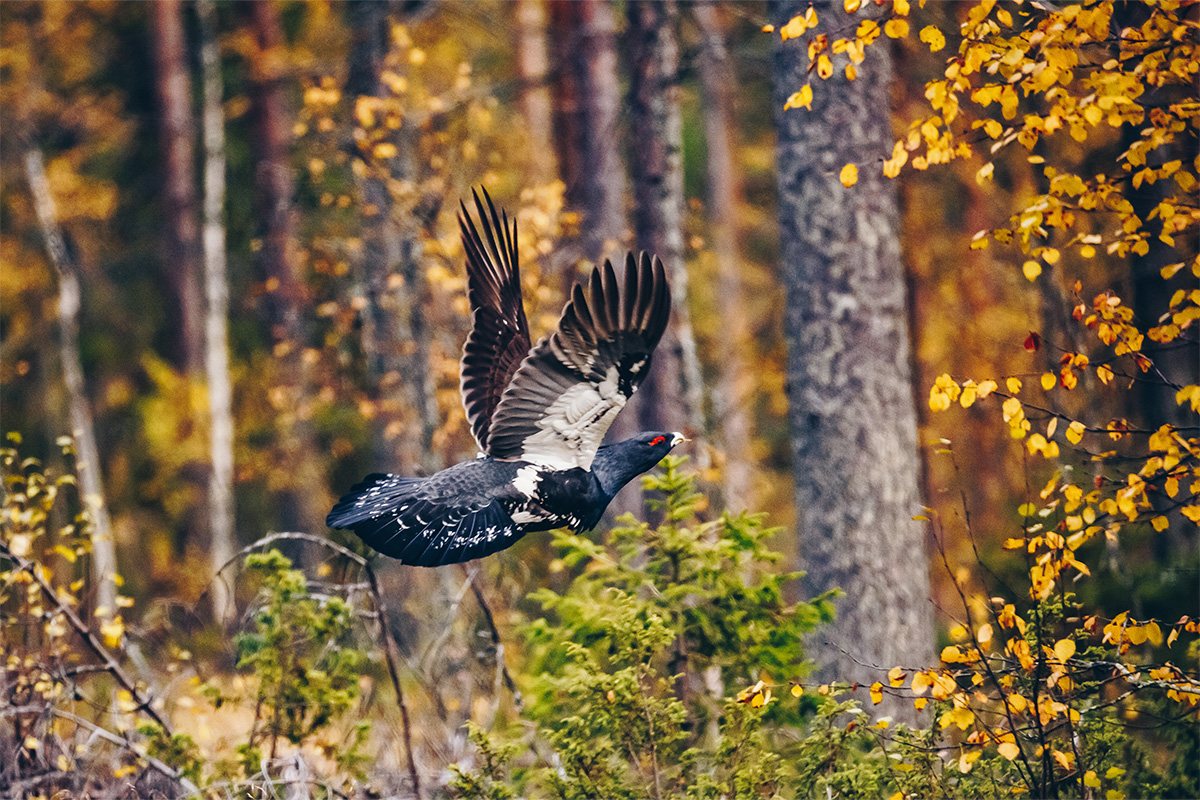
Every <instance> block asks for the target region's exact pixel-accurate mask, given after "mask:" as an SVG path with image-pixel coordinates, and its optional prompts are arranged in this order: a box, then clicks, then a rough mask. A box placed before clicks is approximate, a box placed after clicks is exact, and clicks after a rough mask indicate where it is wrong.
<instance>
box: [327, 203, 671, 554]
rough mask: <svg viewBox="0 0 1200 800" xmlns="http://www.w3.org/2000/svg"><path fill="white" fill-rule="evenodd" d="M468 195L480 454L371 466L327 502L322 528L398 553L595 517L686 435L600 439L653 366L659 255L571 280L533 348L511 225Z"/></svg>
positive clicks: (465, 370) (476, 547)
mask: <svg viewBox="0 0 1200 800" xmlns="http://www.w3.org/2000/svg"><path fill="white" fill-rule="evenodd" d="M484 198H485V199H486V200H487V205H486V207H485V205H484V203H483V202H482V201H481V200H480V199H479V197H478V195H476V197H475V203H476V208H477V210H478V215H479V219H480V223H481V227H482V235H481V233H480V231H479V229H477V228H476V226H475V224H474V223H473V222H472V220H471V218H470V216H469V215H468V214H467V212H466V208H465V206H464V207H463V209H462V214H460V217H459V221H460V225H461V229H462V237H463V246H464V249H465V250H466V253H467V277H468V299H469V301H470V304H471V308H472V317H471V319H472V326H471V332H470V334H469V336H468V337H467V341H466V344H465V345H464V348H463V359H462V371H461V389H462V395H463V404H464V406H465V409H466V414H467V421H468V423H469V424H470V425H471V430H472V433H473V434H474V436H475V439H476V441H477V442H478V443H479V447H480V450H481V456H480V457H479V458H476V459H474V460H472V461H466V462H463V463H461V464H457V465H455V466H453V467H450V468H449V469H445V470H442V471H441V472H439V473H437V474H436V475H434V476H432V477H430V478H402V477H399V476H396V475H385V474H381V473H376V474H373V475H368V476H367V478H365V479H364V480H363V481H362V482H361V483H359V484H357V485H356V486H354V487H353V488H352V489H351V490H350V492H349V493H348V494H347V495H345V496H344V497H343V498H342V499H341V500H340V501H338V504H337V505H336V506H334V508H333V510H332V511H331V512H330V513H329V516H328V518H327V520H326V522H327V524H328V525H329V526H330V527H334V528H348V529H352V530H354V532H355V533H357V534H358V535H359V536H360V537H361V538H362V539H363V541H364V542H366V543H367V544H369V545H371V546H372V547H373V548H375V549H376V550H379V551H380V552H382V553H384V554H386V555H389V556H393V557H395V558H399V559H400V560H401V561H403V562H404V563H406V564H416V565H421V566H438V565H441V564H453V563H457V562H461V561H468V560H471V559H474V558H481V557H483V556H486V555H489V554H491V553H494V552H496V551H497V550H501V549H504V548H505V547H508V546H509V545H511V544H512V543H514V542H515V541H516V540H517V539H519V538H520V537H521V536H523V535H524V534H526V533H528V532H531V531H545V530H550V529H551V528H557V527H568V528H571V529H573V530H575V531H576V532H579V531H584V530H587V529H589V528H592V527H594V526H595V525H596V524H597V523H598V522H599V521H600V517H601V515H602V514H603V513H604V509H605V508H607V506H608V504H609V502H610V501H611V500H612V498H613V496H615V494H616V493H617V491H619V490H620V489H621V487H622V486H624V485H625V484H626V483H628V482H629V481H630V480H632V479H633V478H634V477H635V476H637V475H638V474H640V473H642V472H645V471H646V470H648V469H650V468H651V467H652V466H654V464H656V463H658V461H659V460H661V458H662V457H663V456H664V455H666V454H667V453H668V452H670V450H671V448H672V447H673V446H674V445H676V444H678V443H679V442H681V441H683V437H682V436H681V435H679V434H670V433H660V432H650V433H644V434H641V435H639V436H636V437H633V438H631V439H627V440H625V441H623V442H618V443H616V444H612V445H607V446H604V447H601V446H600V441H601V440H602V439H603V437H604V434H605V432H606V431H607V430H608V428H609V426H610V425H611V424H612V421H613V419H614V418H615V417H616V415H617V414H618V413H619V412H620V410H621V409H622V408H623V407H624V406H625V403H626V402H627V401H628V399H629V397H631V396H632V395H633V393H634V391H636V389H637V386H638V384H639V383H641V381H642V379H643V378H644V376H645V374H646V371H647V370H648V369H649V366H650V358H651V355H652V353H653V351H654V347H655V345H656V344H658V340H659V339H660V338H661V337H662V334H663V331H664V330H665V328H666V324H667V319H668V317H669V315H670V294H669V292H668V290H667V285H666V277H665V275H664V273H663V268H662V264H661V262H659V261H658V259H653V260H652V259H650V258H649V257H648V256H646V255H645V254H643V255H642V257H641V258H640V259H635V258H634V257H633V255H632V254H630V255H629V256H628V257H627V258H626V262H625V269H624V271H623V272H622V273H621V274H620V275H619V276H618V274H617V271H616V270H615V269H613V267H612V265H611V263H608V262H605V264H604V265H603V266H601V267H597V268H596V269H595V270H593V272H592V275H591V279H590V280H589V281H588V284H587V287H586V289H585V288H584V287H583V286H579V285H577V286H576V287H575V289H574V291H573V293H572V296H571V299H570V301H569V302H568V303H567V306H566V307H565V308H564V310H563V313H562V317H561V318H560V320H559V324H558V326H557V328H556V330H555V331H554V332H553V333H551V334H550V335H549V336H547V337H545V338H543V339H542V340H541V341H540V342H538V344H537V345H536V346H531V343H530V336H529V324H528V322H527V320H526V318H525V312H524V309H523V307H522V302H521V282H520V272H519V268H518V265H517V238H516V236H517V234H516V225H515V223H514V224H513V225H512V226H511V227H510V226H509V224H508V218H507V215H504V216H503V217H502V216H500V215H498V214H497V213H496V209H495V207H494V206H493V205H492V202H491V198H488V197H487V195H486V192H485V194H484Z"/></svg>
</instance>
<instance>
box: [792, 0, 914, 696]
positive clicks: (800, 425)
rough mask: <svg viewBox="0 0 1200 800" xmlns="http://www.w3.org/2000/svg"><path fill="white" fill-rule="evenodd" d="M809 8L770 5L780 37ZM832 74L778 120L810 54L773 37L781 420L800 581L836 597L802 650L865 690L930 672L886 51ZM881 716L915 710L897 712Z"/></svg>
mask: <svg viewBox="0 0 1200 800" xmlns="http://www.w3.org/2000/svg"><path fill="white" fill-rule="evenodd" d="M816 5H817V14H818V17H819V18H820V20H821V26H822V29H823V30H825V31H829V32H832V31H836V30H842V29H845V28H847V27H850V26H853V24H854V22H853V21H852V20H851V19H850V18H849V17H848V15H846V14H844V13H843V11H842V4H841V3H832V4H831V3H829V2H823V3H818V4H816ZM807 7H808V3H807V2H799V1H798V0H788V1H787V2H778V1H777V2H773V3H772V4H771V7H770V8H771V11H770V14H771V21H772V22H774V23H776V25H777V27H782V26H783V25H784V24H785V23H786V22H787V21H788V20H789V19H791V18H792V17H793V16H795V15H796V14H799V13H803V12H804V11H805V10H806V9H807ZM819 32H820V30H818V33H819ZM843 66H844V64H837V66H836V70H837V77H835V78H831V79H829V80H825V81H821V80H816V79H814V80H813V81H812V85H813V95H814V98H813V108H812V111H807V110H804V109H797V110H788V111H785V110H784V108H783V106H784V103H785V101H786V99H787V97H788V96H789V95H790V94H791V93H792V92H794V91H795V90H796V89H797V88H799V87H800V86H801V85H803V84H804V83H805V82H807V81H808V75H807V68H808V57H807V53H806V51H805V48H804V47H803V45H802V43H800V42H782V43H781V42H779V41H776V47H775V56H774V71H775V81H776V84H775V92H774V95H775V97H774V99H775V108H776V115H777V117H776V122H777V133H778V139H777V149H776V159H777V161H776V168H777V170H778V176H779V218H780V238H781V242H782V253H781V256H782V262H783V263H782V277H783V280H784V284H785V287H786V290H787V298H788V302H787V311H786V313H785V319H784V326H785V337H786V341H787V348H788V359H787V388H788V396H789V400H790V403H789V412H788V415H789V418H790V421H791V426H792V454H793V459H794V464H793V468H794V470H795V476H796V513H797V517H798V524H799V530H800V552H801V559H802V562H803V563H802V567H803V568H804V569H805V570H807V573H808V574H807V577H806V578H805V583H804V586H805V588H806V589H807V590H808V591H809V592H810V593H812V594H817V593H820V592H825V591H828V590H830V589H833V588H838V587H840V588H841V589H843V590H844V591H845V592H846V596H845V597H844V598H842V599H841V600H840V601H838V603H837V620H836V621H835V622H834V623H833V624H832V626H830V627H829V628H827V629H822V630H821V631H820V632H818V633H817V634H816V636H815V637H814V641H813V642H812V647H811V648H810V654H811V655H812V656H813V657H814V658H815V659H816V661H817V663H818V665H820V667H821V674H822V675H823V676H824V677H825V678H826V679H828V678H833V677H837V678H840V679H845V680H851V681H859V682H866V681H869V680H875V679H877V678H878V674H877V673H874V672H872V670H871V668H872V667H876V668H880V669H882V670H885V671H886V670H887V669H888V668H889V667H891V666H895V665H919V664H927V663H930V661H931V660H932V657H933V626H932V617H931V606H930V601H929V571H928V555H927V552H926V547H925V536H924V530H923V528H922V526H921V525H920V524H919V523H917V522H914V521H913V519H912V517H913V515H914V514H915V513H917V510H918V508H919V507H920V502H921V499H920V496H919V493H918V472H919V469H920V464H919V461H918V458H917V425H916V411H915V408H914V402H913V397H912V394H911V389H910V385H911V374H910V373H911V367H910V358H911V356H910V345H909V334H908V326H907V320H906V316H905V288H904V271H903V267H902V265H901V263H900V246H899V239H898V212H897V206H896V196H895V191H894V187H893V185H892V184H890V183H888V182H887V181H886V179H885V178H884V177H883V175H882V174H881V173H880V171H879V169H878V167H877V162H878V160H879V157H880V155H881V154H884V153H886V152H887V151H888V150H889V149H890V144H891V141H892V134H891V129H890V118H889V116H888V114H887V113H886V109H887V107H888V83H889V81H890V79H891V64H890V56H889V53H888V50H887V48H886V47H872V48H870V49H869V50H868V55H867V60H866V62H864V63H863V64H862V65H860V66H859V69H858V79H857V80H854V81H850V80H847V79H846V78H845V77H843V76H842V74H841V69H842V67H843ZM847 163H854V164H857V165H858V166H859V170H860V171H859V182H858V185H856V186H855V187H853V188H851V189H846V188H845V187H843V186H842V185H841V183H840V181H839V172H840V170H841V168H842V167H843V165H845V164H847ZM889 710H890V711H891V712H892V713H895V714H898V715H900V716H911V715H912V709H911V706H908V705H907V704H897V705H896V706H895V707H893V708H891V709H889Z"/></svg>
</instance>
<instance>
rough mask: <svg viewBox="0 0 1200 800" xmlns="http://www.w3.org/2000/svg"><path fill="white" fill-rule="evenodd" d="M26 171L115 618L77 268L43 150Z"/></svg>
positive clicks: (87, 500)
mask: <svg viewBox="0 0 1200 800" xmlns="http://www.w3.org/2000/svg"><path fill="white" fill-rule="evenodd" d="M25 175H26V178H27V179H28V181H29V190H30V193H31V194H32V195H33V205H34V208H35V210H36V211H37V217H38V222H39V224H40V225H41V228H42V237H43V238H44V239H45V242H46V251H47V252H48V253H49V255H50V261H51V263H52V264H53V265H54V269H55V270H56V271H57V272H58V325H59V350H60V353H61V357H62V368H63V378H64V380H65V382H66V385H67V406H68V412H69V415H70V420H71V435H72V436H73V437H74V438H75V463H76V469H77V470H78V472H79V489H80V493H81V494H82V495H83V497H82V499H83V504H84V507H85V508H86V509H87V512H88V518H89V519H90V520H91V522H92V585H93V587H94V588H95V591H96V609H95V610H96V616H97V617H99V618H101V619H102V620H103V619H111V618H112V617H113V616H114V615H115V614H116V611H117V605H116V600H117V583H116V576H117V554H116V548H115V546H114V543H113V536H112V523H111V522H110V521H109V516H108V506H107V504H106V503H105V501H104V483H103V481H102V479H101V475H100V449H99V448H98V447H97V446H96V431H95V426H94V425H93V424H92V410H91V404H90V403H89V402H88V398H87V387H86V386H85V385H84V379H83V364H82V363H81V361H80V358H79V305H80V286H79V267H78V265H77V264H76V263H75V261H74V258H73V257H72V255H71V253H70V252H69V251H68V249H67V245H66V241H65V240H64V239H63V234H62V230H61V229H60V228H59V225H58V212H57V211H56V210H55V207H54V197H53V196H52V195H51V194H50V182H49V181H48V180H47V179H46V167H45V164H44V163H43V161H42V153H41V151H40V150H38V149H36V148H31V149H30V150H29V151H28V152H27V153H26V154H25Z"/></svg>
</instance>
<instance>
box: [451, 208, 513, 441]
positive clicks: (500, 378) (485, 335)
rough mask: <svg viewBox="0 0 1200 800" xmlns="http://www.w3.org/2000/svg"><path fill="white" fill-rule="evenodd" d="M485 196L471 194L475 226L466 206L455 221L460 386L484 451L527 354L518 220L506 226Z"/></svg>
mask: <svg viewBox="0 0 1200 800" xmlns="http://www.w3.org/2000/svg"><path fill="white" fill-rule="evenodd" d="M483 200H486V201H487V202H486V206H485V204H484V202H483ZM483 200H480V198H479V195H478V194H477V193H476V194H475V208H476V211H477V212H478V215H479V223H480V225H479V228H476V227H475V223H474V222H473V221H472V220H471V216H470V214H468V213H467V208H466V206H465V205H463V206H462V207H461V208H462V210H461V212H460V213H459V216H458V223H459V227H460V228H461V230H462V241H463V249H464V250H465V251H466V254H467V298H468V300H469V301H470V303H471V333H470V334H469V335H468V336H467V343H466V345H464V347H463V357H462V370H461V374H460V388H461V390H462V397H463V406H464V407H465V408H466V412H467V421H468V422H469V423H470V425H471V432H472V433H473V434H474V435H475V441H476V442H478V443H479V448H480V449H481V450H485V451H486V450H487V445H488V433H489V428H490V426H491V420H492V415H493V413H494V412H495V410H496V406H497V405H498V404H499V403H500V396H501V395H502V394H503V393H504V389H505V387H507V386H508V384H509V381H511V380H512V376H513V373H514V372H516V371H517V367H518V366H520V364H521V360H522V359H524V358H525V356H526V355H528V354H529V347H530V344H531V342H530V339H529V323H528V322H527V321H526V319H525V309H524V307H523V306H522V305H521V273H520V270H519V268H518V266H517V223H516V220H513V223H512V226H511V227H509V223H508V215H507V214H505V215H503V216H501V215H499V214H497V213H496V207H495V206H494V205H493V204H492V198H491V197H489V196H488V193H487V191H486V190H484V192H483ZM480 228H481V229H482V233H481V231H480Z"/></svg>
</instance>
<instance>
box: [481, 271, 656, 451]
mask: <svg viewBox="0 0 1200 800" xmlns="http://www.w3.org/2000/svg"><path fill="white" fill-rule="evenodd" d="M670 314H671V297H670V293H669V291H668V289H667V279H666V275H665V274H664V272H663V266H662V262H661V261H659V260H658V259H657V258H655V259H651V258H650V256H648V255H646V254H645V253H643V254H642V256H641V259H640V260H638V259H634V257H633V255H632V254H629V255H628V256H627V257H626V259H625V269H624V271H623V272H622V273H621V274H620V276H618V274H617V271H616V270H614V269H613V266H612V264H611V263H610V262H607V261H606V262H605V263H604V266H602V267H596V268H595V269H594V270H592V275H591V278H590V280H589V281H588V285H587V288H586V289H584V287H583V286H581V285H578V284H577V285H576V286H575V290H574V292H573V293H572V296H571V300H570V302H568V303H567V306H566V308H565V309H563V313H562V318H561V319H560V320H559V322H558V329H557V330H556V331H555V332H554V333H552V334H551V335H550V336H548V337H546V338H545V339H542V340H541V341H540V342H538V344H537V346H536V347H535V348H534V349H533V350H532V351H530V353H529V355H528V357H526V358H525V360H524V361H523V362H522V363H521V365H520V367H519V368H518V369H517V371H516V374H515V375H513V378H512V382H511V383H510V384H509V386H508V388H507V389H506V390H505V392H504V394H503V396H502V397H501V398H500V403H499V405H498V406H497V407H496V411H495V413H494V414H493V415H492V421H491V430H490V433H489V436H488V441H487V453H488V454H489V455H491V456H492V457H494V458H499V459H521V460H524V461H530V462H532V463H535V464H542V465H545V466H549V467H552V468H555V469H570V468H572V467H581V468H583V469H590V468H591V465H592V459H593V458H594V457H595V455H596V449H597V448H598V447H599V446H600V441H601V439H603V438H604V434H605V432H606V431H607V430H608V427H609V425H611V424H612V421H613V419H614V418H615V417H616V415H617V414H618V413H619V412H620V410H621V409H622V408H623V407H624V406H625V403H626V401H627V400H628V399H629V398H630V397H631V396H632V395H633V393H634V391H635V390H636V389H637V387H638V384H640V383H641V382H642V379H643V378H645V376H646V373H647V372H648V371H649V369H650V356H651V354H652V353H653V351H654V346H655V345H657V344H658V340H659V339H661V338H662V335H663V331H664V330H666V327H667V320H668V318H669V317H670Z"/></svg>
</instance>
